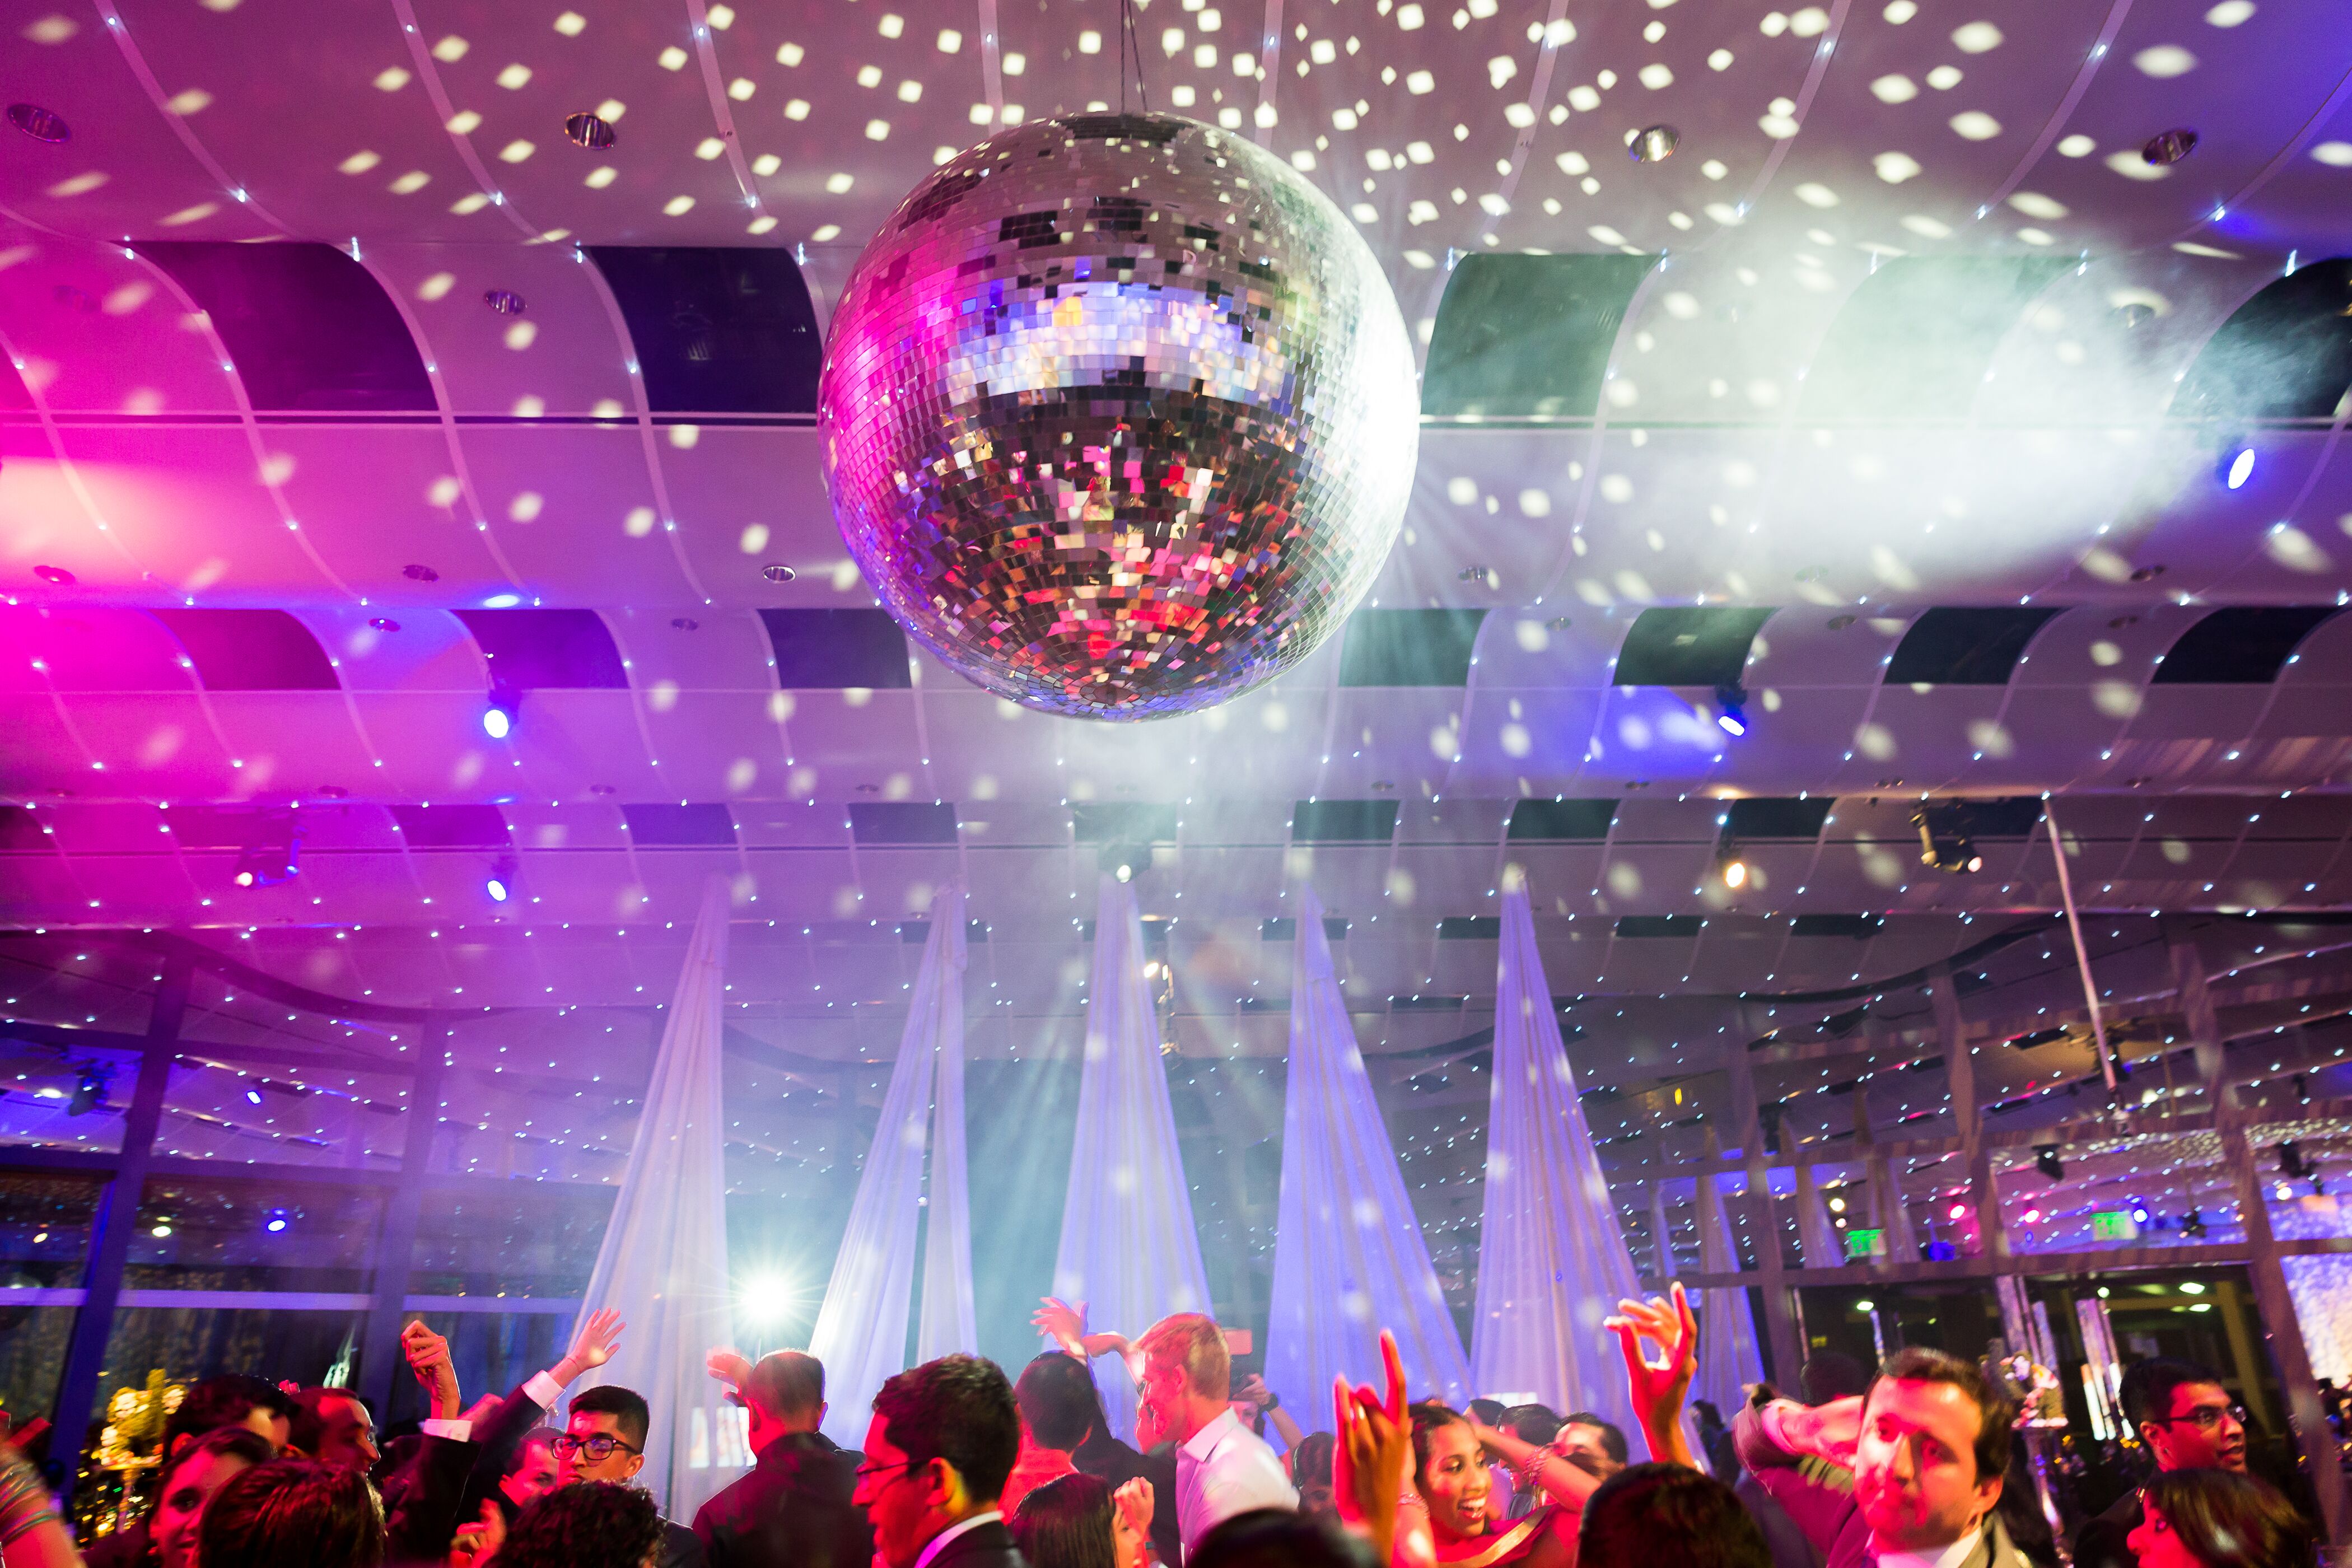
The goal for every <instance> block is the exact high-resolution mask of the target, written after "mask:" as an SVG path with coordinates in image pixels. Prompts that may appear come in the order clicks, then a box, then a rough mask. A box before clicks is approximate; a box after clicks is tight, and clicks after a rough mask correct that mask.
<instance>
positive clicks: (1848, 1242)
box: [1845, 1229, 1886, 1258]
mask: <svg viewBox="0 0 2352 1568" xmlns="http://www.w3.org/2000/svg"><path fill="white" fill-rule="evenodd" d="M1845 1255H1846V1256H1847V1257H1848V1258H1884V1257H1885V1256H1886V1232H1885V1230H1883V1229H1881V1230H1848V1231H1847V1232H1846V1233H1845Z"/></svg>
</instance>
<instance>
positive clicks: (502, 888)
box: [482, 855, 515, 904]
mask: <svg viewBox="0 0 2352 1568" xmlns="http://www.w3.org/2000/svg"><path fill="white" fill-rule="evenodd" d="M482 891H484V892H485V893H488V895H489V896H490V902H492V903H494V904H503V903H505V902H506V901H507V900H509V899H511V898H513V897H514V892H515V858H514V857H513V856H511V855H501V856H499V858H498V861H497V863H496V864H495V865H493V866H492V867H491V868H490V874H489V875H488V877H486V878H484V879H483V880H482Z"/></svg>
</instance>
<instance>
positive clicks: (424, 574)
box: [400, 561, 441, 583]
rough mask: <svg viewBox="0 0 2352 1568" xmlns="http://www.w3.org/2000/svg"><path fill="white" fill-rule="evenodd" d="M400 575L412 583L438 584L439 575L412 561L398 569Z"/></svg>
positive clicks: (427, 567) (428, 567) (429, 568)
mask: <svg viewBox="0 0 2352 1568" xmlns="http://www.w3.org/2000/svg"><path fill="white" fill-rule="evenodd" d="M400 574H401V575H402V576H404V577H405V578H407V579H408V580H409V581H410V582H412V583H438V582H439V581H441V574H440V573H438V572H436V571H435V570H433V568H432V567H430V566H420V565H418V564H417V563H415V562H414V561H412V562H410V563H408V564H407V565H405V566H404V567H402V568H401V569H400Z"/></svg>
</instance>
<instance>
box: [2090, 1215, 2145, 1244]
mask: <svg viewBox="0 0 2352 1568" xmlns="http://www.w3.org/2000/svg"><path fill="white" fill-rule="evenodd" d="M2091 1234H2092V1235H2093V1236H2094V1237H2097V1238H2098V1239H2099V1240H2101V1241H2130V1240H2133V1239H2135V1238H2136V1237H2138V1235H2139V1223H2138V1222H2137V1220H2135V1219H2133V1218H2132V1216H2131V1215H2128V1214H2126V1213H2125V1212H2124V1211H2123V1210H2121V1209H2110V1210H2108V1211H2106V1212H2105V1213H2103V1214H2095V1215H2092V1216H2091Z"/></svg>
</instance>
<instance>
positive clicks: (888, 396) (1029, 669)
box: [818, 113, 1419, 719]
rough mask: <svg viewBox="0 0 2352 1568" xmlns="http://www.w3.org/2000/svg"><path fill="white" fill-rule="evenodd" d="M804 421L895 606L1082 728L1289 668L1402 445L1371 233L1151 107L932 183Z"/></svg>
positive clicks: (1395, 352)
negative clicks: (819, 434) (812, 423)
mask: <svg viewBox="0 0 2352 1568" xmlns="http://www.w3.org/2000/svg"><path fill="white" fill-rule="evenodd" d="M818 416H819V421H820V424H821V426H822V427H823V429H824V443H825V449H824V461H825V476H826V480H827V484H828V486H829V488H830V489H831V491H832V496H833V505H834V513H835V521H837V522H838V523H839V525H840V528H841V533H842V537H843V539H844V540H845V542H847V544H848V546H849V550H850V553H851V555H852V556H853V557H854V558H855V559H856V562H857V563H858V565H859V567H860V568H861V569H862V570H863V571H864V572H865V574H866V581H867V582H868V583H869V584H872V586H873V588H874V590H875V592H876V594H877V595H878V596H879V597H880V598H881V600H882V603H883V604H884V605H885V606H886V607H887V609H888V610H889V612H890V614H891V615H892V616H895V617H896V618H897V619H898V621H899V623H900V624H901V625H903V626H906V628H907V629H908V632H909V633H911V634H912V635H913V636H914V637H915V638H916V639H917V640H918V641H919V642H920V643H922V644H923V645H924V646H925V647H929V649H930V650H931V651H932V652H933V653H935V654H936V655H938V656H939V657H940V659H942V660H943V661H944V662H946V663H947V664H948V665H949V666H950V668H954V669H955V670H957V671H958V672H959V673H961V674H962V675H963V676H965V677H966V678H967V679H970V680H971V681H972V682H974V683H975V684H976V685H979V686H981V687H982V688H984V689H988V690H990V691H992V692H995V693H996V694H997V695H999V696H1002V697H1005V698H1008V699H1011V700H1013V701H1016V702H1019V703H1022V704H1024V705H1025V706H1028V707H1032V708H1036V709H1040V710H1045V711H1048V712H1057V713H1065V714H1070V715H1074V716H1079V717H1088V718H1102V719H1144V718H1154V717H1160V716H1164V715H1168V714H1173V713H1181V712H1186V711H1190V710H1197V709H1201V708H1206V707H1210V706H1213V705H1214V704H1216V703H1219V702H1223V701H1224V700H1228V699H1230V698H1232V697H1234V696H1235V695H1237V694H1239V693H1240V692H1242V691H1244V690H1247V689H1250V688H1251V687H1254V686H1256V685H1258V684H1260V683H1262V682H1264V681H1265V680H1267V679H1271V678H1272V677H1274V676H1275V675H1276V674H1278V673H1279V672H1280V671H1281V670H1283V669H1284V668H1287V667H1289V666H1290V665H1292V664H1295V663H1297V661H1298V660H1299V659H1300V658H1305V657H1306V655H1307V653H1308V652H1309V651H1310V650H1312V649H1313V648H1314V647H1316V646H1317V645H1318V644H1319V643H1321V642H1322V641H1323V639H1324V638H1325V637H1328V635H1329V634H1330V633H1331V632H1332V631H1333V630H1334V629H1336V628H1337V627H1338V626H1339V624H1340V623H1341V622H1342V621H1343V620H1344V619H1345V618H1346V616H1347V615H1348V613H1349V611H1350V610H1351V609H1353V608H1354V607H1355V605H1356V603H1357V601H1358V600H1359V599H1360V597H1361V596H1362V595H1363V594H1364V592H1365V590H1366V589H1367V588H1369V587H1370V584H1371V580H1372V577H1373V575H1374V574H1375V573H1377V572H1378V571H1379V569H1380V566H1381V563H1382V561H1383V560H1384V559H1385V558H1386V557H1387V555H1388V552H1389V547H1390V545H1391V542H1392V541H1393V540H1394V538H1395V536H1396V532H1397V529H1398V525H1399V523H1400V521H1402V516H1403V511H1404V505H1405V500H1406V498H1407V494H1408V492H1409V490H1410V487H1411V483H1412V469H1413V461H1414V457H1415V454H1416V450H1417V447H1418V440H1419V429H1418V419H1417V408H1416V393H1415V390H1414V384H1413V367H1412V348H1411V343H1410V340H1409V339H1408V337H1407V335H1406V331H1405V326H1404V320H1403V317H1402V313H1401V312H1400V311H1399V310H1398V309H1397V304H1396V300H1395V297H1394V296H1393V295H1392V294H1391V292H1390V290H1389V286H1388V282H1387V279H1385V277H1384V276H1383V275H1382V274H1381V270H1380V267H1379V264H1378V262H1377V261H1376V260H1375V259H1374V258H1373V256H1372V252H1371V249H1370V247H1369V246H1368V245H1366V244H1365V242H1364V241H1363V239H1362V238H1361V237H1359V236H1358V234H1357V233H1356V231H1355V229H1354V227H1353V226H1351V225H1350V224H1349V222H1348V221H1347V219H1346V218H1345V217H1344V216H1341V214H1340V213H1339V209H1338V208H1337V207H1336V206H1334V205H1332V204H1331V202H1330V201H1329V199H1328V198H1327V197H1326V196H1324V195H1322V194H1321V193H1320V192H1319V191H1318V190H1317V189H1316V188H1315V187H1314V186H1313V185H1312V184H1309V183H1308V182H1307V180H1306V179H1305V178H1304V177H1303V176H1302V175H1300V174H1297V173H1296V172H1294V171H1293V170H1292V169H1291V168H1290V166H1289V165H1288V164H1286V163H1283V162H1282V161H1281V160H1279V159H1277V158H1276V157H1275V156H1274V155H1272V154H1271V153H1266V152H1265V151H1264V150H1262V149H1261V148H1259V147H1257V146H1256V145H1255V144H1254V143H1253V142H1248V141H1247V140H1245V139H1244V138H1242V137H1240V136H1236V135H1231V134H1227V133H1226V132H1221V131H1219V130H1218V129H1216V128H1214V127H1212V126H1208V125H1204V124H1202V123H1201V122H1199V121H1192V120H1186V119H1182V118H1180V117H1178V116H1174V115H1162V114H1133V115H1126V114H1110V113H1088V114H1082V115H1072V116H1069V117H1067V118H1064V119H1059V120H1047V121H1036V122H1034V123H1032V124H1028V125H1024V126H1021V127H1019V128H1017V129H1015V130H1012V131H1008V132H1003V133H1002V134H1000V135H998V136H996V137H994V138H992V139H991V140H990V141H988V142H982V143H981V144H980V145H979V146H977V147H973V148H971V149H969V150H967V151H965V152H963V153H959V154H957V155H956V156H955V157H954V158H952V159H950V161H949V162H947V163H943V164H941V165H940V167H939V168H938V169H937V170H935V171H934V172H933V173H932V174H930V175H929V177H927V178H926V179H925V180H924V181H923V182H922V184H919V185H918V186H917V187H916V188H915V190H914V192H913V194H912V195H909V196H908V198H907V200H906V201H905V202H904V203H902V204H901V205H900V206H899V208H898V211H897V213H895V214H894V215H893V216H891V218H890V219H889V220H888V222H887V223H886V225H885V226H884V227H883V230H882V232H881V234H880V235H879V236H877V237H876V238H875V239H874V241H873V242H872V243H871V244H869V245H868V246H867V247H866V251H865V253H864V254H863V255H862V256H861V257H860V258H858V261H857V265H856V269H855V271H854V272H853V273H852V275H851V278H850V280H849V284H848V286H847V288H846V289H845V291H844V294H843V297H842V303H841V307H840V310H838V312H837V313H836V314H835V319H834V326H833V331H832V341H831V343H830V345H829V349H828V353H827V356H826V361H825V368H824V379H823V382H822V384H821V386H820V389H819V395H818Z"/></svg>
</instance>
